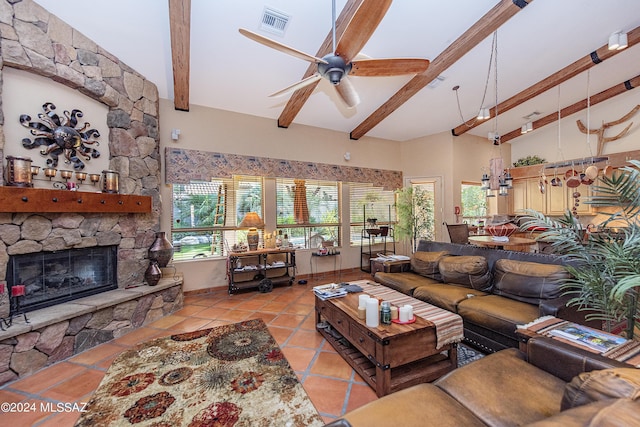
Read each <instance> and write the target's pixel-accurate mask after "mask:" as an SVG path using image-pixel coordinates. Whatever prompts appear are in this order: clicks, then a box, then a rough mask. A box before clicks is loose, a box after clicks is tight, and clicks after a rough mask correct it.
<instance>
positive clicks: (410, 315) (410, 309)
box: [405, 304, 413, 320]
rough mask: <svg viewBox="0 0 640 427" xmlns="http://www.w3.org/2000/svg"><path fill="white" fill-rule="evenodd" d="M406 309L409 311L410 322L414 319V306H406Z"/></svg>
mask: <svg viewBox="0 0 640 427" xmlns="http://www.w3.org/2000/svg"><path fill="white" fill-rule="evenodd" d="M405 307H406V308H407V309H408V310H409V311H408V312H409V320H411V319H413V306H411V305H409V304H405Z"/></svg>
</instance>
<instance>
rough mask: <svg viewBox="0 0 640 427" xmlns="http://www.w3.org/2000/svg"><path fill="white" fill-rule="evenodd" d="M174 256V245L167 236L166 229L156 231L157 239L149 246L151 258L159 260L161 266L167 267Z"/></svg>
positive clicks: (151, 259)
mask: <svg viewBox="0 0 640 427" xmlns="http://www.w3.org/2000/svg"><path fill="white" fill-rule="evenodd" d="M172 257H173V245H172V244H171V242H170V241H169V239H167V237H166V236H165V233H164V231H158V232H157V233H156V240H154V242H153V244H152V245H151V247H150V248H149V260H150V261H154V260H155V261H157V263H158V266H159V267H166V266H167V264H169V261H171V258H172Z"/></svg>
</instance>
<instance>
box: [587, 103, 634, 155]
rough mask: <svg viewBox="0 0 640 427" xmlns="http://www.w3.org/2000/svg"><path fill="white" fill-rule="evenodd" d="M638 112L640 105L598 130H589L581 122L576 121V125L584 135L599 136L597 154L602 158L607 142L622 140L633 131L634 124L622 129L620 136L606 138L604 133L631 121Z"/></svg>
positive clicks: (603, 123) (604, 124)
mask: <svg viewBox="0 0 640 427" xmlns="http://www.w3.org/2000/svg"><path fill="white" fill-rule="evenodd" d="M638 110H640V105H636V106H635V107H634V108H633V109H632V110H631V111H629V112H628V113H627V114H625V115H624V116H622V117H621V118H619V119H618V120H615V121H613V122H608V123H605V122H602V126H600V127H599V128H598V129H588V128H587V127H586V126H585V125H584V124H582V122H581V121H580V120H576V124H577V125H578V129H579V130H580V132H582V133H584V134H586V133H590V134H597V135H598V152H597V155H598V156H601V155H602V151H603V150H604V144H606V143H607V142H611V141H615V140H616V139H620V138H622V137H624V136H625V135H626V134H627V133H628V132H629V129H631V126H633V122H631V123H629V125H628V126H627V127H626V128H624V129H622V132H620V133H619V134H617V135H615V136H609V137H606V136H604V132H605V131H606V130H607V129H608V128H610V127H612V126H616V125H619V124H621V123H624V122H626V121H627V120H629V119H631V117H633V116H634V115H635V114H636V113H637V112H638Z"/></svg>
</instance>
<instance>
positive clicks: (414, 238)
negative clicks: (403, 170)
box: [394, 186, 434, 252]
mask: <svg viewBox="0 0 640 427" xmlns="http://www.w3.org/2000/svg"><path fill="white" fill-rule="evenodd" d="M396 215H397V218H396V225H395V228H394V233H395V237H396V238H398V239H400V240H402V239H410V240H411V244H412V251H413V252H415V251H416V249H417V247H418V240H419V239H420V238H427V239H433V235H432V231H431V230H433V225H434V224H433V222H434V221H433V217H434V216H433V196H432V194H431V193H429V192H428V191H425V190H423V189H422V188H420V187H414V186H411V187H404V188H401V189H400V190H397V191H396Z"/></svg>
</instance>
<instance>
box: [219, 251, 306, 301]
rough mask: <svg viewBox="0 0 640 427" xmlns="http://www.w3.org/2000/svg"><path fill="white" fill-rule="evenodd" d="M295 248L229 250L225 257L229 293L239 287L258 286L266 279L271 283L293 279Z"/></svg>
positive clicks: (289, 282) (290, 281) (291, 280)
mask: <svg viewBox="0 0 640 427" xmlns="http://www.w3.org/2000/svg"><path fill="white" fill-rule="evenodd" d="M295 268H296V250H295V249H292V248H287V249H258V250H255V251H246V252H230V253H229V256H228V257H227V277H228V279H229V294H233V293H234V292H235V291H237V290H239V289H247V288H258V287H260V285H261V284H263V285H264V284H265V283H266V282H265V281H266V280H269V281H270V282H271V285H275V284H282V283H287V282H288V284H289V285H291V284H292V283H293V281H294V280H295Z"/></svg>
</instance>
